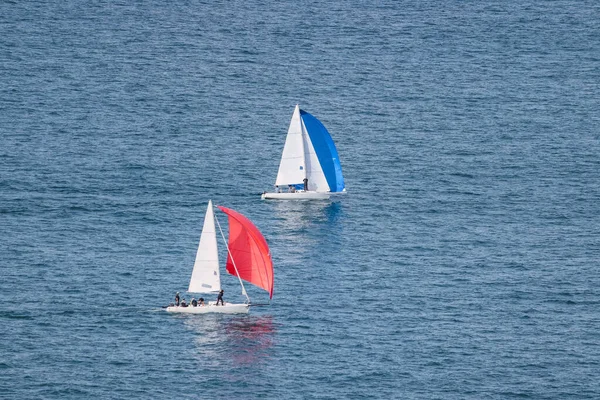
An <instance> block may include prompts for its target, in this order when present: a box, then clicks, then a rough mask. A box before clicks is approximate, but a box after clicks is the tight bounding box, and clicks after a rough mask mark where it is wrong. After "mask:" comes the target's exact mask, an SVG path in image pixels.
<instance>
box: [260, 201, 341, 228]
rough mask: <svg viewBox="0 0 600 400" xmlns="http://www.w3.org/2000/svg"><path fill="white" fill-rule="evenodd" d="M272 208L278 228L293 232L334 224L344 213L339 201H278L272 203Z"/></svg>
mask: <svg viewBox="0 0 600 400" xmlns="http://www.w3.org/2000/svg"><path fill="white" fill-rule="evenodd" d="M272 207H273V208H272V210H273V214H274V215H275V217H276V218H277V225H278V227H279V228H284V229H285V228H286V227H293V228H294V229H295V230H297V229H308V228H311V227H312V226H313V225H315V224H327V225H329V224H331V223H336V222H338V221H339V220H340V218H341V217H342V216H343V211H344V210H343V204H342V202H340V201H278V202H273V203H272Z"/></svg>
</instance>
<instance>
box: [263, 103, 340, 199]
mask: <svg viewBox="0 0 600 400" xmlns="http://www.w3.org/2000/svg"><path fill="white" fill-rule="evenodd" d="M345 192H346V187H345V185H344V176H343V175H342V166H341V164H340V158H339V156H338V152H337V149H336V148H335V144H334V143H333V139H331V135H329V132H328V131H327V128H325V125H323V124H322V123H321V121H319V120H318V119H317V118H315V117H314V116H312V115H311V114H309V113H307V112H306V111H304V110H301V109H300V106H298V105H296V108H295V109H294V114H293V115H292V120H291V122H290V127H289V129H288V133H287V137H286V139H285V145H284V147H283V154H282V155H281V162H280V163H279V171H278V172H277V179H276V180H275V192H274V193H267V192H265V193H263V194H262V196H261V198H262V199H263V200H264V199H279V200H295V199H328V198H329V197H330V196H331V195H332V194H335V193H345Z"/></svg>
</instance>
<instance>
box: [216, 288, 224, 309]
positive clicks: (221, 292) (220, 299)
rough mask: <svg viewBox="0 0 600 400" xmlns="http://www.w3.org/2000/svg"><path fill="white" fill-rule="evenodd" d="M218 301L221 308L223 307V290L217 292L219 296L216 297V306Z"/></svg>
mask: <svg viewBox="0 0 600 400" xmlns="http://www.w3.org/2000/svg"><path fill="white" fill-rule="evenodd" d="M219 301H220V302H221V305H222V306H224V305H225V303H223V289H221V291H220V292H219V295H218V296H217V305H219Z"/></svg>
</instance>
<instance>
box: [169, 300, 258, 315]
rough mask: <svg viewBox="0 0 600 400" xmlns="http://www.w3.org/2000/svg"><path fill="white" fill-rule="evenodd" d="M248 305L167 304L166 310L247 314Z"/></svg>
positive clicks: (189, 312) (188, 312) (192, 312)
mask: <svg viewBox="0 0 600 400" xmlns="http://www.w3.org/2000/svg"><path fill="white" fill-rule="evenodd" d="M249 309H250V306H249V305H248V304H232V303H225V305H223V306H217V305H215V304H214V303H211V304H208V305H205V306H197V307H194V306H187V307H180V306H169V307H167V312H172V313H180V314H211V313H217V314H248V311H249Z"/></svg>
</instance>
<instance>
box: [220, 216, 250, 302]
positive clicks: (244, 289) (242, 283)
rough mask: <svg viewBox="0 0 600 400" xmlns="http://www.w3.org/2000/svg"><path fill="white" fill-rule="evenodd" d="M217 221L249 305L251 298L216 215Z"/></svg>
mask: <svg viewBox="0 0 600 400" xmlns="http://www.w3.org/2000/svg"><path fill="white" fill-rule="evenodd" d="M215 220H216V221H217V225H218V226H219V231H220V232H221V237H222V238H223V241H224V242H225V247H227V254H229V258H231V262H232V263H233V267H234V268H235V272H236V276H237V278H238V280H239V281H240V285H242V294H243V295H244V296H246V300H247V302H248V304H250V297H248V293H246V288H245V287H244V282H242V278H240V273H239V272H238V269H237V266H236V265H235V260H234V259H233V255H232V254H231V251H230V250H229V244H228V243H227V240H226V239H225V235H224V234H223V229H221V224H220V223H219V218H217V216H216V215H215Z"/></svg>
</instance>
